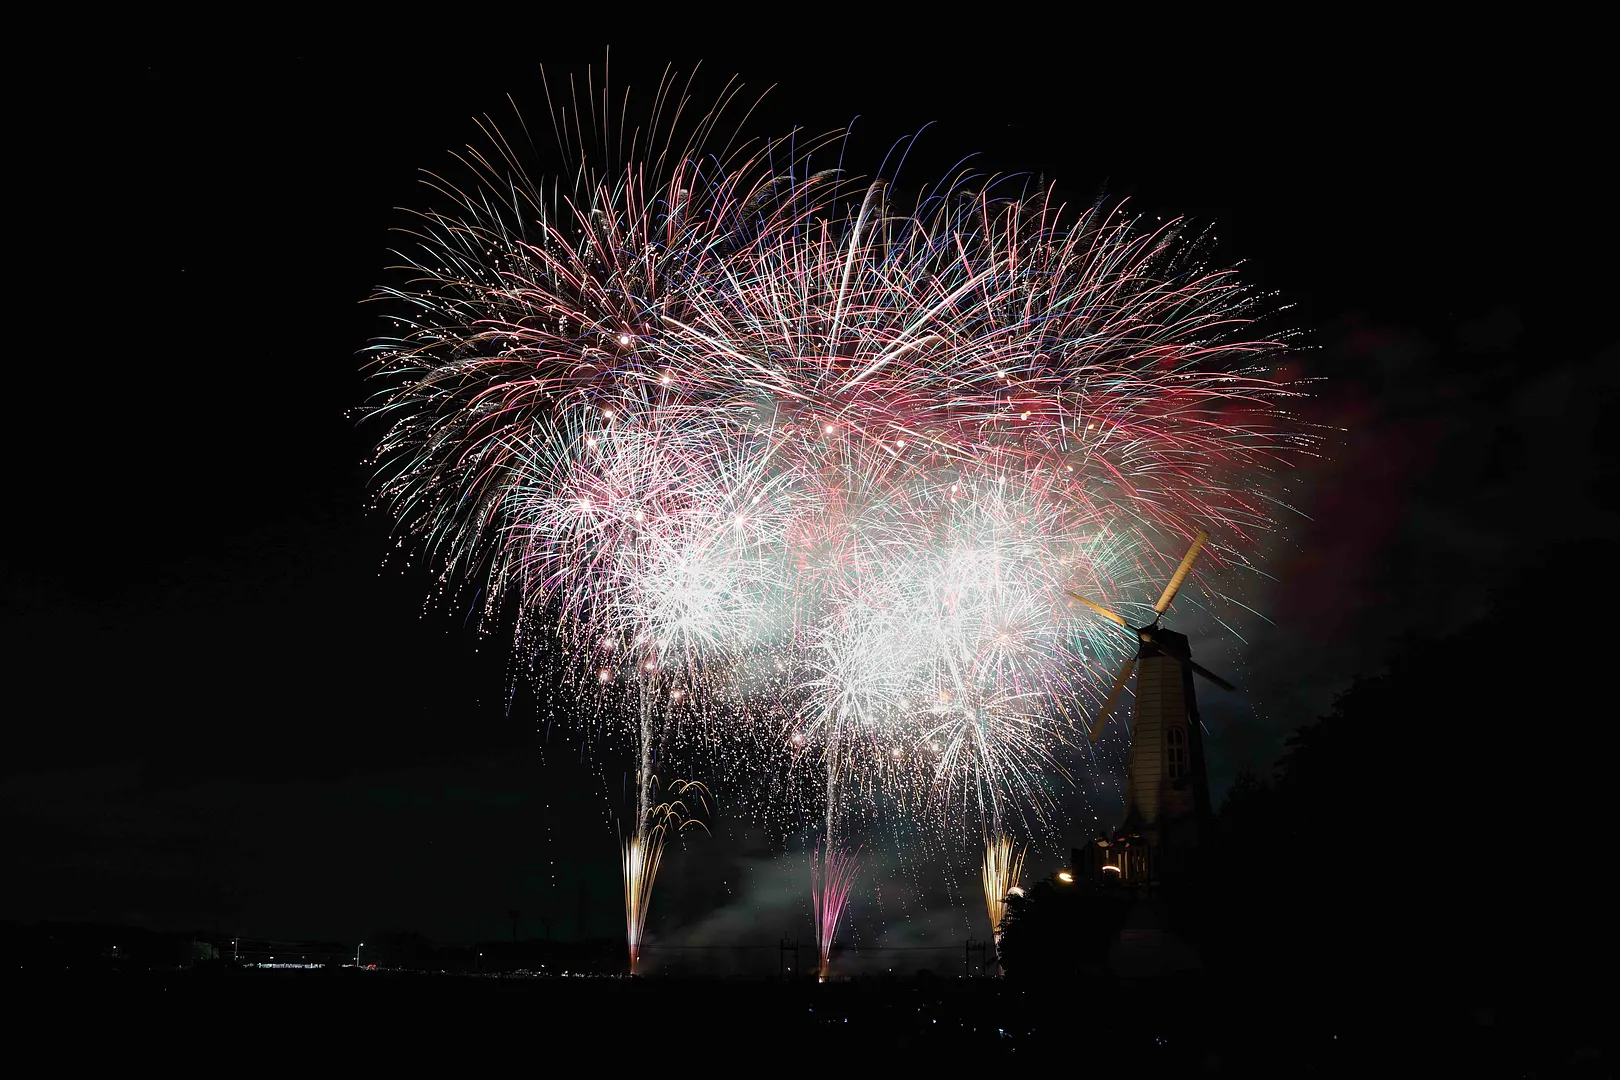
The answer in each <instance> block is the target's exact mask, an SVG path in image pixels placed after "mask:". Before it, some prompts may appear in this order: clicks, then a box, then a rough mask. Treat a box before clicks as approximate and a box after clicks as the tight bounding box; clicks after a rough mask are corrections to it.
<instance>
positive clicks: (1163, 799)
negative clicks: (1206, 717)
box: [1120, 628, 1210, 877]
mask: <svg viewBox="0 0 1620 1080" xmlns="http://www.w3.org/2000/svg"><path fill="white" fill-rule="evenodd" d="M1155 638H1156V640H1157V641H1165V644H1166V646H1167V647H1168V648H1169V649H1170V650H1171V652H1166V651H1165V649H1164V648H1161V647H1160V646H1159V645H1158V644H1155V643H1151V642H1144V643H1143V644H1142V647H1141V649H1140V650H1139V651H1138V652H1137V657H1136V704H1135V707H1134V708H1133V709H1132V710H1131V731H1130V740H1131V744H1130V757H1129V759H1128V763H1127V765H1126V769H1125V817H1124V820H1123V821H1122V822H1121V823H1120V833H1121V834H1122V835H1124V836H1127V837H1141V838H1142V839H1143V840H1145V841H1146V844H1147V851H1148V854H1149V862H1148V866H1147V869H1148V870H1149V872H1150V874H1151V875H1152V876H1154V877H1157V876H1158V874H1159V873H1160V872H1162V871H1171V872H1173V871H1174V870H1175V869H1178V868H1179V865H1180V864H1181V863H1182V861H1183V859H1184V857H1185V855H1186V854H1187V853H1188V851H1189V850H1190V849H1191V848H1192V847H1193V846H1195V845H1196V844H1197V843H1198V841H1199V839H1200V838H1201V834H1202V832H1203V830H1204V827H1205V825H1206V824H1207V822H1208V821H1209V818H1210V803H1209V778H1208V775H1207V773H1206V771H1205V768H1204V740H1203V733H1202V730H1201V727H1200V725H1199V719H1198V697H1197V693H1196V691H1195V689H1194V687H1193V680H1192V669H1191V668H1190V667H1189V666H1188V665H1187V664H1184V663H1182V662H1181V660H1179V659H1178V658H1177V656H1176V655H1174V654H1180V655H1182V656H1186V655H1187V654H1188V650H1187V639H1186V638H1185V637H1183V636H1182V635H1180V634H1176V633H1174V632H1173V631H1169V630H1164V629H1162V628H1161V629H1159V630H1158V631H1156V633H1155ZM1166 639H1169V640H1166ZM1177 646H1179V648H1177Z"/></svg>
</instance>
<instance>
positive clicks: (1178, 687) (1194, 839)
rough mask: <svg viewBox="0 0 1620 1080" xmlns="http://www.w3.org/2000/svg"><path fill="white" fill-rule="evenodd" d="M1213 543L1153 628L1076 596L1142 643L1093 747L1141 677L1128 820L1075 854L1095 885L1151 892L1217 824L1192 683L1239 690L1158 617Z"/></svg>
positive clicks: (1196, 544) (1106, 706) (1182, 574)
mask: <svg viewBox="0 0 1620 1080" xmlns="http://www.w3.org/2000/svg"><path fill="white" fill-rule="evenodd" d="M1206 539H1208V534H1207V533H1205V532H1202V531H1200V532H1199V533H1198V535H1197V536H1196V537H1195V538H1194V539H1193V542H1192V546H1191V547H1190V548H1189V549H1188V550H1187V554H1186V555H1185V556H1184V557H1183V558H1182V560H1181V565H1179V566H1178V567H1177V568H1176V571H1175V573H1174V574H1173V575H1171V578H1170V581H1169V582H1168V583H1167V584H1166V585H1165V588H1164V593H1163V594H1162V595H1161V596H1160V597H1159V602H1158V603H1156V604H1154V605H1153V611H1154V616H1155V617H1154V620H1153V622H1151V623H1149V624H1148V625H1147V626H1140V627H1136V626H1132V625H1131V624H1130V623H1128V622H1126V621H1125V619H1124V618H1123V617H1121V616H1120V615H1117V614H1115V613H1114V612H1112V611H1110V610H1108V609H1107V608H1105V607H1103V606H1102V605H1100V604H1098V603H1096V602H1094V601H1092V600H1088V599H1087V598H1085V597H1083V596H1080V595H1078V594H1076V593H1070V595H1071V596H1072V597H1074V599H1076V600H1079V601H1080V602H1081V603H1083V604H1085V605H1086V606H1087V607H1089V608H1091V609H1092V610H1094V611H1096V612H1097V613H1098V614H1099V615H1101V616H1103V617H1104V618H1106V619H1108V620H1109V621H1110V622H1112V623H1114V624H1115V625H1117V626H1118V627H1119V628H1120V629H1121V630H1122V631H1124V632H1125V633H1128V634H1130V635H1131V636H1132V637H1133V638H1134V639H1135V640H1136V644H1137V648H1136V653H1135V655H1134V656H1132V657H1130V658H1129V659H1127V660H1126V661H1125V664H1124V666H1123V667H1122V668H1121V669H1120V671H1119V674H1118V676H1117V677H1116V678H1115V679H1114V685H1113V687H1112V688H1111V689H1110V690H1109V692H1108V697H1107V699H1106V700H1105V701H1104V702H1103V706H1102V709H1101V710H1100V711H1099V715H1098V716H1097V718H1096V720H1095V721H1094V722H1093V723H1092V725H1091V741H1092V742H1096V741H1097V739H1098V738H1099V737H1100V736H1101V735H1102V731H1103V728H1104V726H1105V725H1106V724H1107V722H1108V719H1109V716H1110V714H1111V711H1112V709H1113V706H1114V704H1115V702H1117V701H1118V700H1119V696H1120V694H1121V692H1123V691H1124V689H1125V685H1126V683H1128V682H1130V680H1131V676H1132V675H1133V674H1134V675H1135V676H1136V702H1135V707H1134V708H1133V709H1132V722H1131V727H1130V733H1129V737H1130V756H1129V759H1128V763H1127V765H1126V771H1125V816H1124V819H1123V820H1122V821H1121V823H1120V827H1119V829H1118V830H1117V831H1116V832H1115V834H1114V836H1113V837H1112V838H1110V837H1108V836H1106V835H1103V836H1098V837H1097V838H1096V840H1095V841H1094V842H1093V843H1092V844H1089V845H1087V846H1086V848H1085V849H1077V852H1076V862H1077V863H1079V862H1080V861H1081V859H1080V852H1081V851H1082V850H1083V851H1084V856H1085V861H1086V862H1087V863H1089V864H1090V865H1089V869H1090V870H1092V871H1093V874H1092V875H1089V876H1092V877H1094V878H1095V879H1096V880H1100V881H1111V882H1117V883H1128V884H1135V885H1147V884H1151V883H1152V882H1154V881H1157V880H1159V879H1160V877H1161V875H1162V874H1163V873H1174V872H1176V871H1177V870H1179V869H1181V868H1182V866H1184V865H1185V861H1186V858H1187V856H1188V855H1189V854H1190V852H1191V851H1192V849H1193V848H1195V847H1196V846H1197V845H1198V843H1199V841H1200V840H1201V839H1202V837H1203V834H1204V831H1205V829H1206V827H1207V825H1208V822H1209V820H1210V803H1209V779H1208V775H1207V773H1206V771H1205V767H1204V740H1203V731H1202V727H1201V725H1200V723H1199V718H1198V695H1197V693H1196V691H1195V690H1194V687H1193V676H1194V675H1198V676H1200V677H1202V678H1204V679H1207V680H1209V681H1210V682H1213V683H1215V684H1216V685H1217V686H1220V687H1222V688H1223V689H1227V690H1230V689H1232V685H1231V684H1230V683H1228V682H1227V681H1226V680H1225V679H1222V678H1221V677H1220V676H1218V675H1215V674H1214V673H1213V672H1211V671H1209V670H1208V669H1207V668H1204V667H1201V666H1200V665H1199V664H1197V663H1195V662H1194V661H1193V659H1192V651H1191V648H1190V647H1189V645H1188V642H1187V638H1186V637H1185V636H1184V635H1181V634H1178V633H1176V632H1175V631H1173V630H1167V629H1165V628H1164V627H1162V626H1160V625H1159V617H1160V616H1162V615H1163V614H1164V612H1165V611H1166V610H1167V609H1168V608H1169V607H1170V603H1171V601H1172V600H1174V599H1175V595H1176V592H1177V591H1178V590H1179V589H1180V588H1181V585H1182V583H1183V582H1184V581H1186V579H1187V576H1188V575H1189V574H1190V573H1191V572H1192V566H1193V562H1194V561H1195V560H1196V559H1197V558H1198V553H1199V551H1200V550H1202V548H1203V546H1204V541H1205V540H1206ZM1077 869H1082V870H1084V869H1086V868H1083V867H1079V866H1077Z"/></svg>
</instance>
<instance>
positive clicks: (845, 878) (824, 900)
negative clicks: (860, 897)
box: [810, 846, 861, 982]
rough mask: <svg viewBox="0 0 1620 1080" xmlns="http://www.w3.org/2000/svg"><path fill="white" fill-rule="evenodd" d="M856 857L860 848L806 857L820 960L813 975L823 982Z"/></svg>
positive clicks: (825, 850)
mask: <svg viewBox="0 0 1620 1080" xmlns="http://www.w3.org/2000/svg"><path fill="white" fill-rule="evenodd" d="M860 854H861V849H860V848H856V849H855V850H854V851H853V852H849V851H840V850H839V849H837V848H834V847H831V846H828V847H826V848H821V847H818V848H817V849H816V850H815V851H814V852H812V853H811V855H810V895H811V899H812V905H813V907H814V910H815V920H816V954H817V956H818V957H819V958H820V961H819V963H820V966H819V967H818V968H817V975H818V977H819V978H820V979H821V981H823V982H825V981H826V980H827V973H828V971H829V969H830V968H831V964H832V947H833V939H834V937H835V936H836V934H837V933H838V922H839V920H840V919H842V918H843V917H844V907H845V905H847V904H848V903H849V892H850V889H852V888H853V887H854V885H855V870H856V867H857V863H858V860H859V859H860Z"/></svg>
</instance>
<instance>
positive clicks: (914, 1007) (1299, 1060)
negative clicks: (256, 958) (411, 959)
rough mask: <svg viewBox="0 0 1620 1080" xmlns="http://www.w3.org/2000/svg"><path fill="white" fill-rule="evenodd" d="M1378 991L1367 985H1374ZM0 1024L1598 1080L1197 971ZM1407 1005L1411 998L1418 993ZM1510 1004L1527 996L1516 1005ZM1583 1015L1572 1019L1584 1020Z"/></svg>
mask: <svg viewBox="0 0 1620 1080" xmlns="http://www.w3.org/2000/svg"><path fill="white" fill-rule="evenodd" d="M1383 996H1386V997H1387V996H1388V995H1383ZM8 997H10V999H11V1000H12V1001H13V1002H14V1004H13V1005H12V1006H11V1009H10V1010H9V1011H10V1012H11V1019H13V1020H16V1021H19V1023H18V1024H17V1025H16V1026H15V1027H14V1029H13V1030H14V1031H15V1032H16V1033H18V1034H19V1035H22V1036H23V1037H24V1038H25V1039H40V1040H43V1041H47V1042H48V1043H49V1044H50V1045H52V1046H54V1047H55V1048H56V1050H57V1052H58V1053H59V1054H60V1055H62V1057H61V1058H60V1059H59V1060H60V1061H62V1063H64V1064H65V1063H67V1062H68V1061H80V1062H85V1061H97V1060H103V1061H105V1060H112V1059H119V1060H123V1061H125V1062H128V1063H133V1062H139V1061H143V1060H145V1061H164V1062H170V1063H172V1064H173V1065H174V1066H175V1067H176V1068H178V1069H179V1070H181V1071H187V1070H189V1069H190V1068H191V1067H193V1066H195V1067H198V1068H201V1067H205V1066H207V1065H208V1063H210V1062H212V1063H214V1064H216V1065H223V1064H226V1063H232V1062H234V1063H236V1064H238V1065H252V1066H261V1067H274V1066H278V1065H285V1066H311V1065H313V1066H319V1065H320V1064H322V1063H330V1064H334V1065H335V1064H339V1063H346V1064H348V1065H352V1066H357V1067H372V1066H381V1065H397V1064H399V1063H407V1064H410V1065H413V1066H415V1067H429V1066H432V1067H436V1068H437V1067H453V1068H461V1069H466V1068H481V1067H487V1066H492V1065H496V1064H503V1065H504V1064H518V1065H525V1066H527V1067H531V1068H545V1067H547V1066H552V1067H557V1068H568V1069H570V1070H574V1069H580V1070H584V1069H588V1070H592V1071H599V1072H600V1071H611V1070H613V1069H616V1068H619V1067H631V1068H637V1069H640V1068H649V1067H650V1068H679V1069H692V1068H698V1069H707V1068H714V1067H718V1066H739V1065H740V1066H746V1067H754V1068H767V1069H772V1070H773V1071H777V1072H781V1073H784V1074H787V1075H799V1074H802V1073H804V1072H806V1071H808V1070H815V1071H828V1072H835V1073H844V1072H847V1071H850V1070H858V1071H865V1068H866V1067H875V1066H879V1065H885V1064H896V1065H898V1064H902V1063H903V1064H905V1065H907V1066H909V1067H916V1066H927V1065H933V1066H940V1065H946V1066H977V1065H992V1066H997V1065H998V1064H999V1066H1000V1067H1004V1068H1019V1069H1021V1068H1026V1067H1030V1066H1047V1067H1063V1068H1068V1069H1073V1070H1075V1071H1077V1072H1078V1071H1084V1072H1087V1073H1091V1074H1096V1073H1097V1072H1098V1071H1099V1070H1111V1069H1116V1068H1123V1069H1129V1070H1131V1071H1132V1072H1134V1073H1135V1074H1137V1075H1170V1074H1184V1073H1187V1072H1192V1073H1197V1074H1203V1075H1211V1074H1224V1075H1233V1076H1253V1075H1318V1076H1321V1075H1328V1076H1335V1075H1338V1076H1366V1075H1372V1074H1375V1073H1378V1072H1387V1071H1390V1070H1394V1071H1395V1072H1397V1073H1400V1074H1408V1075H1409V1074H1412V1073H1413V1071H1414V1070H1421V1071H1430V1070H1435V1071H1443V1072H1445V1073H1448V1074H1452V1075H1471V1076H1606V1075H1610V1068H1609V1063H1610V1061H1611V1060H1612V1059H1610V1058H1608V1057H1607V1056H1606V1055H1605V1054H1604V1052H1603V1050H1602V1049H1601V1048H1602V1047H1604V1046H1606V1040H1607V1038H1608V1036H1607V1034H1606V1033H1605V1027H1606V1025H1605V1027H1594V1028H1590V1029H1588V1030H1589V1031H1590V1035H1589V1037H1585V1038H1583V1037H1582V1035H1581V1029H1582V1028H1583V1027H1585V1025H1586V1023H1587V1021H1585V1020H1583V1019H1582V1018H1581V1017H1580V1016H1578V1015H1572V1014H1571V1013H1569V1011H1568V1010H1567V1009H1563V1008H1560V1009H1558V1010H1556V1011H1553V1012H1546V1013H1543V1014H1537V1013H1536V1012H1535V1011H1534V1009H1533V1008H1532V1007H1531V1006H1526V1007H1525V1008H1523V1009H1513V1010H1507V1011H1505V1012H1504V1011H1499V1010H1496V1009H1493V1008H1489V1007H1487V1008H1477V1007H1474V1008H1461V1009H1459V1008H1452V1007H1448V1005H1447V1004H1446V1003H1445V1002H1444V1001H1435V1002H1432V1003H1431V1004H1430V1005H1429V1006H1428V1007H1426V1008H1425V1007H1421V1006H1419V1007H1413V1006H1411V1005H1409V1006H1407V1007H1405V1008H1395V1007H1390V1006H1386V1005H1385V1004H1383V1003H1381V1001H1380V1000H1379V995H1376V994H1373V993H1371V992H1369V993H1368V994H1350V993H1347V994H1346V995H1345V997H1344V998H1343V999H1342V1000H1340V1001H1337V1002H1329V1001H1327V1000H1325V999H1323V998H1321V997H1320V996H1318V995H1313V994H1295V995H1289V994H1287V993H1265V992H1264V990H1263V988H1249V989H1247V990H1242V991H1239V990H1238V989H1237V988H1227V990H1226V991H1225V992H1222V991H1220V990H1218V989H1217V988H1214V987H1211V986H1208V985H1203V984H1200V983H1192V982H1190V983H1184V984H1178V985H1173V986H1172V985H1165V984H1158V985H1153V986H1149V987H1137V988H1129V987H1123V986H1113V987H1104V986H1102V985H1100V984H1099V985H1097V986H1095V987H1093V988H1089V989H1088V988H1069V989H1066V990H1059V989H1046V990H1034V989H1026V990H1020V989H1018V988H1016V987H1014V986H1011V985H1008V984H1006V983H1004V982H1000V981H997V980H991V979H977V980H960V979H956V980H939V981H924V982H917V983H864V984H863V983H846V984H838V983H834V984H827V985H822V986H818V985H814V984H781V983H768V982H753V983H744V982H720V981H714V982H702V981H678V980H627V979H606V978H569V979H535V978H519V977H484V978H478V977H472V976H443V975H430V974H421V973H409V972H368V971H356V970H352V969H351V970H342V971H309V972H304V971H285V972H243V971H234V972H233V971H218V972H201V971H181V972H174V973H157V972H144V973H121V974H109V973H98V974H93V975H84V976H75V975H74V974H73V973H71V972H68V973H63V974H60V975H52V976H49V977H45V978H38V977H30V978H28V979H27V980H26V981H24V982H22V983H20V984H18V983H15V982H14V983H13V985H11V986H10V987H9V988H8ZM1416 1000H1418V1001H1421V996H1419V998H1418V999H1416ZM1527 1010H1528V1011H1527ZM1598 1019H1599V1018H1597V1017H1596V1016H1594V1017H1593V1020H1592V1022H1593V1023H1596V1022H1597V1021H1598Z"/></svg>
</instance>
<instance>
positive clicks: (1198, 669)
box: [1187, 660, 1237, 690]
mask: <svg viewBox="0 0 1620 1080" xmlns="http://www.w3.org/2000/svg"><path fill="white" fill-rule="evenodd" d="M1187 663H1188V664H1189V665H1190V666H1191V667H1192V669H1193V674H1194V675H1202V676H1203V677H1204V678H1206V679H1208V680H1209V681H1210V682H1212V683H1214V684H1215V685H1216V686H1218V687H1220V688H1221V689H1222V690H1236V689H1237V687H1235V686H1233V685H1232V684H1231V683H1229V682H1227V681H1226V680H1225V679H1223V678H1221V677H1220V676H1219V675H1217V674H1215V673H1214V672H1213V671H1211V670H1209V668H1207V667H1203V666H1201V665H1199V664H1198V663H1197V662H1196V661H1193V660H1188V661H1187Z"/></svg>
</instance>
